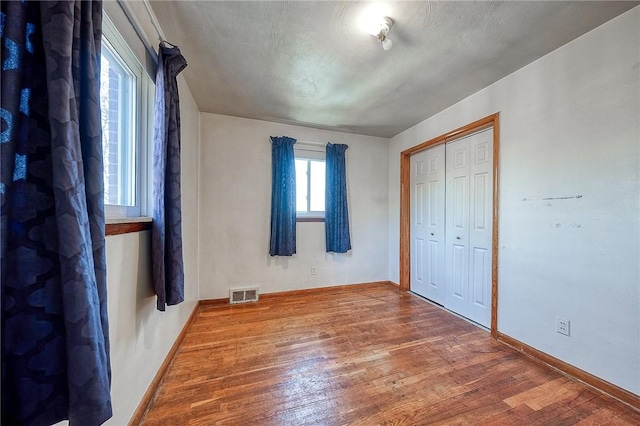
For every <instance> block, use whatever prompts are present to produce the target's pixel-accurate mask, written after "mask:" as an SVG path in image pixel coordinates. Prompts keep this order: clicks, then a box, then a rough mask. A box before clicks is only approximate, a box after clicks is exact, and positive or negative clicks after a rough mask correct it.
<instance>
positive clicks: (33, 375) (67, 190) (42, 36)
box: [0, 1, 111, 426]
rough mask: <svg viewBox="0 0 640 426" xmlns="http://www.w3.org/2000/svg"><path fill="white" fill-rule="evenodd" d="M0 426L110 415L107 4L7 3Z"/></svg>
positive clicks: (81, 421)
mask: <svg viewBox="0 0 640 426" xmlns="http://www.w3.org/2000/svg"><path fill="white" fill-rule="evenodd" d="M0 34H1V38H2V77H1V78H2V96H1V98H2V105H1V109H0V116H1V119H2V133H1V139H0V142H1V144H0V147H1V148H0V149H1V151H2V164H1V167H2V172H1V183H0V195H1V198H2V201H1V211H2V213H1V216H2V220H1V227H2V229H1V230H0V232H1V234H2V321H1V322H2V410H1V411H2V424H3V425H17V424H20V425H45V424H52V423H56V422H58V421H61V420H64V419H69V421H70V424H71V425H72V426H73V425H98V424H101V423H103V422H105V421H106V420H107V419H108V418H109V417H111V397H110V381H111V370H110V365H109V338H108V336H109V332H108V323H107V293H106V291H107V289H106V262H105V235H104V229H105V222H104V199H103V196H104V195H103V163H102V141H101V137H102V136H101V121H100V80H99V79H100V71H99V68H100V43H101V36H102V4H101V2H100V1H55V2H54V1H51V2H48V1H46V2H45V1H43V2H18V1H15V2H14V1H3V2H2V12H1V14H0Z"/></svg>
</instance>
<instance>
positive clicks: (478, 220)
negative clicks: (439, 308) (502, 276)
mask: <svg viewBox="0 0 640 426" xmlns="http://www.w3.org/2000/svg"><path fill="white" fill-rule="evenodd" d="M445 167H446V202H445V223H446V227H445V263H446V267H445V276H446V278H445V280H446V284H445V287H446V293H445V303H444V305H445V307H446V308H447V309H450V310H452V311H454V312H456V313H458V314H460V315H462V316H464V317H467V318H469V319H470V320H472V321H474V322H477V323H478V324H481V325H483V326H485V327H490V325H491V263H492V250H491V244H492V206H493V131H492V129H488V130H485V131H482V132H480V133H476V134H474V135H471V136H468V137H465V138H462V139H458V140H455V141H453V142H450V143H448V144H447V145H446V166H445Z"/></svg>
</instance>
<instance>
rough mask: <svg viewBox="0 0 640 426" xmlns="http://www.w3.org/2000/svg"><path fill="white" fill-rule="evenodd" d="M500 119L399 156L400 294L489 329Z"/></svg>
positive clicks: (492, 324) (493, 306)
mask: <svg viewBox="0 0 640 426" xmlns="http://www.w3.org/2000/svg"><path fill="white" fill-rule="evenodd" d="M499 130H500V129H499V114H498V113H496V114H492V115H490V116H488V117H485V118H482V119H480V120H477V121H475V122H473V123H470V124H468V125H466V126H463V127H460V128H458V129H456V130H453V131H451V132H448V133H446V134H443V135H440V136H438V137H436V138H434V139H431V140H429V141H427V142H424V143H421V144H419V145H416V146H414V147H412V148H409V149H407V150H405V151H403V152H402V153H401V156H400V197H401V198H400V201H401V203H400V288H401V289H402V290H405V291H408V290H411V291H412V292H414V293H415V294H418V295H419V296H422V297H424V298H426V299H428V300H430V301H432V302H434V303H436V304H439V305H442V306H444V307H445V308H446V309H449V310H451V311H452V312H454V313H457V314H459V315H462V316H463V317H466V318H468V319H470V320H471V321H473V322H476V323H478V324H480V325H482V326H485V327H487V328H490V330H491V335H492V337H494V338H495V337H496V336H497V318H498V298H497V296H498V256H497V253H498V194H499V192H498V181H499V179H498V178H499V174H498V170H499Z"/></svg>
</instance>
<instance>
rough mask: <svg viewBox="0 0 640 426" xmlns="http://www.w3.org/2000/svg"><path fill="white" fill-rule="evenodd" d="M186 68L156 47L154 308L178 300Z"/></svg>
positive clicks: (174, 53) (173, 51) (174, 52)
mask: <svg viewBox="0 0 640 426" xmlns="http://www.w3.org/2000/svg"><path fill="white" fill-rule="evenodd" d="M186 66H187V61H186V60H185V59H184V57H183V56H182V55H181V54H180V49H178V47H177V46H172V47H167V46H164V44H163V43H161V44H160V46H159V48H158V69H157V72H156V101H155V117H154V148H153V227H152V250H153V287H154V289H155V291H156V295H157V296H158V300H157V308H158V310H159V311H164V310H165V307H166V305H177V304H178V303H180V302H182V301H184V265H183V261H182V207H181V201H180V199H181V196H180V101H179V98H178V82H177V80H176V77H177V76H178V74H179V73H180V71H182V70H183V69H184V68H185V67H186Z"/></svg>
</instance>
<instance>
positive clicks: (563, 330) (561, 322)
mask: <svg viewBox="0 0 640 426" xmlns="http://www.w3.org/2000/svg"><path fill="white" fill-rule="evenodd" d="M570 325H571V321H569V320H565V319H562V318H558V329H557V330H556V331H557V332H558V333H560V334H564V335H565V336H570V335H571V334H570V329H569V327H570Z"/></svg>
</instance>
